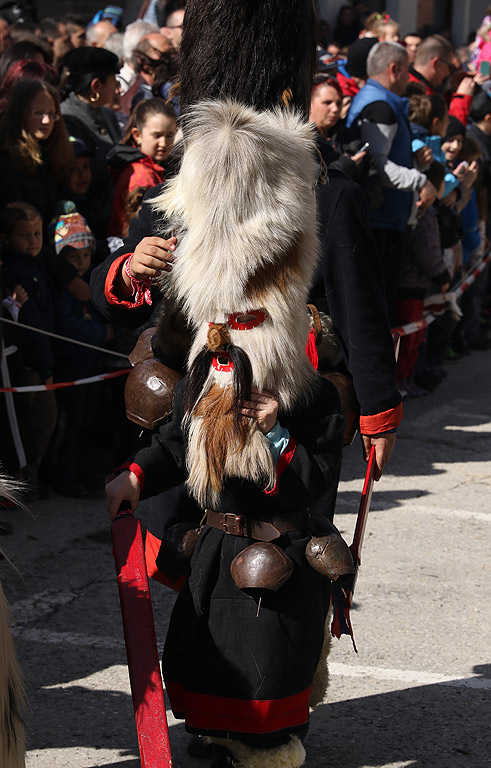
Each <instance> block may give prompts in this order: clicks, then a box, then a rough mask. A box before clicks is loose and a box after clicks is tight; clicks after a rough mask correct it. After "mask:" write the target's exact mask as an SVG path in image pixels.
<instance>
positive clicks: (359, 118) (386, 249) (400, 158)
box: [347, 42, 436, 311]
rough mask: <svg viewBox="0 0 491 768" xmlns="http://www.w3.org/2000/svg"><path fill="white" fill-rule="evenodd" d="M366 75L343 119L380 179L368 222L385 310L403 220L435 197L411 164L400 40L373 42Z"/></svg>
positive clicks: (407, 222) (391, 294) (390, 296)
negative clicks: (378, 262)
mask: <svg viewBox="0 0 491 768" xmlns="http://www.w3.org/2000/svg"><path fill="white" fill-rule="evenodd" d="M367 74H368V78H369V79H368V80H367V83H366V85H365V86H364V87H363V88H362V89H361V90H360V91H359V93H358V94H357V95H356V96H355V98H354V99H353V103H352V105H351V108H350V111H349V114H348V120H347V125H348V126H349V127H350V126H353V127H354V128H355V129H356V130H357V131H358V132H359V135H360V138H361V140H362V141H363V142H368V143H369V145H370V146H369V149H368V152H369V153H370V154H371V156H372V158H373V160H374V162H375V166H376V168H377V170H378V173H379V174H380V178H381V180H382V184H383V185H384V192H383V199H382V203H381V204H380V206H379V207H378V208H376V209H375V210H373V211H370V224H371V227H372V229H373V232H374V235H375V239H376V241H377V245H378V247H379V251H380V255H381V258H382V264H383V270H384V275H385V283H386V297H387V303H388V307H389V311H390V309H391V307H392V303H393V299H394V296H395V290H396V288H397V270H398V253H399V248H400V244H401V239H402V236H403V234H404V231H405V229H406V226H408V225H409V226H411V224H412V225H414V224H415V222H416V215H417V214H418V213H422V212H423V211H424V210H426V208H428V207H429V206H430V205H431V204H432V203H433V202H434V200H435V197H436V190H435V188H434V186H433V184H432V183H431V182H430V181H428V179H427V178H426V176H425V174H424V173H422V172H421V171H419V170H418V169H417V168H415V167H414V163H413V154H412V149H411V138H412V137H411V129H410V126H409V120H408V116H407V111H408V100H407V99H405V98H403V93H404V91H405V89H406V85H407V82H408V79H409V56H408V54H407V52H406V50H405V48H403V46H402V45H399V43H390V42H387V43H385V42H384V43H378V44H377V45H375V46H374V47H373V48H372V50H371V51H370V53H369V55H368V59H367Z"/></svg>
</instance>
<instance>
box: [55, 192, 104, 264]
mask: <svg viewBox="0 0 491 768" xmlns="http://www.w3.org/2000/svg"><path fill="white" fill-rule="evenodd" d="M58 208H59V209H60V208H61V209H62V210H63V213H61V215H60V216H58V218H55V219H53V221H52V222H51V225H52V227H53V241H54V244H55V251H56V253H61V251H62V250H63V248H66V246H67V245H69V246H70V247H71V248H90V249H91V251H92V253H94V251H95V237H94V235H93V234H92V232H91V231H90V229H89V225H88V224H87V222H86V221H85V219H84V217H83V216H82V215H81V214H80V213H78V212H77V210H76V207H75V203H73V202H72V201H71V200H62V201H61V203H60V204H59V206H58ZM50 228H51V227H50Z"/></svg>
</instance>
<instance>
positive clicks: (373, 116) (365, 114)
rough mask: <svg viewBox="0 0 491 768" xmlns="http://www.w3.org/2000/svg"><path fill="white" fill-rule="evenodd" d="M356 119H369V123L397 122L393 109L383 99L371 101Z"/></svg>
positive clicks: (385, 123) (391, 123) (387, 123)
mask: <svg viewBox="0 0 491 768" xmlns="http://www.w3.org/2000/svg"><path fill="white" fill-rule="evenodd" d="M358 120H369V121H370V122H371V123H381V124H382V125H393V124H394V123H396V122H397V118H396V116H395V114H394V110H393V109H392V107H390V106H389V105H388V104H387V103H386V102H385V101H373V102H372V103H371V104H368V105H367V106H366V107H365V109H364V110H363V111H362V112H361V113H360V116H359V118H358Z"/></svg>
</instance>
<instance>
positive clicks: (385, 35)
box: [360, 11, 401, 43]
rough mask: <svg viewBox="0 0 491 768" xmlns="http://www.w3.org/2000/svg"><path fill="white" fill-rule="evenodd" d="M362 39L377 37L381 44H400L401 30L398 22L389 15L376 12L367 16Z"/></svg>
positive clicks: (361, 35)
mask: <svg viewBox="0 0 491 768" xmlns="http://www.w3.org/2000/svg"><path fill="white" fill-rule="evenodd" d="M360 37H376V38H378V40H379V42H386V43H390V42H392V43H398V42H399V41H400V39H401V30H400V27H399V24H398V23H397V21H396V20H395V19H393V18H391V17H390V16H389V14H388V13H379V12H378V11H376V12H374V13H371V14H370V15H369V16H367V19H366V21H365V25H364V27H363V30H362V32H361V34H360Z"/></svg>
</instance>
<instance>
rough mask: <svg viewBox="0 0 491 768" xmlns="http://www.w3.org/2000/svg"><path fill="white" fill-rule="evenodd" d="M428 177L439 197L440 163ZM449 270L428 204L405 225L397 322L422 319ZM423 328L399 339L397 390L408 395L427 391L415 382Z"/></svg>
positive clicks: (433, 211)
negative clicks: (426, 304) (427, 298)
mask: <svg viewBox="0 0 491 768" xmlns="http://www.w3.org/2000/svg"><path fill="white" fill-rule="evenodd" d="M426 175H427V178H428V179H429V180H430V181H431V182H432V184H433V185H434V187H435V188H436V189H437V190H438V194H439V197H441V196H442V195H443V194H444V189H445V169H444V167H443V165H441V163H437V162H433V163H432V165H431V166H430V167H429V168H428V170H427V171H426ZM449 284H450V273H449V271H448V269H447V268H446V266H445V262H444V261H443V252H442V247H441V240H440V229H439V226H438V217H437V212H436V209H435V207H434V206H431V207H430V208H429V209H428V210H427V211H426V212H425V213H424V214H423V216H421V217H420V218H419V219H418V223H417V225H416V227H414V228H413V229H411V228H408V230H407V232H406V236H405V239H404V248H403V251H402V255H401V266H400V273H399V284H398V298H397V303H396V319H397V324H398V325H404V324H405V323H410V322H414V321H417V320H421V319H422V317H423V307H424V298H425V296H427V295H430V294H432V293H434V292H435V290H438V289H439V290H440V291H441V292H442V293H445V291H446V290H447V289H448V287H449ZM423 337H424V331H423V330H421V331H417V332H416V333H412V334H410V335H409V336H403V337H402V338H401V346H400V350H399V359H398V362H397V374H396V375H397V380H398V388H399V391H400V392H401V394H402V393H405V396H406V397H408V398H419V397H424V396H425V395H427V394H428V390H427V389H425V388H423V387H420V386H418V385H417V384H416V383H415V381H414V372H415V365H416V361H417V359H418V354H419V347H420V344H421V342H422V340H423Z"/></svg>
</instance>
